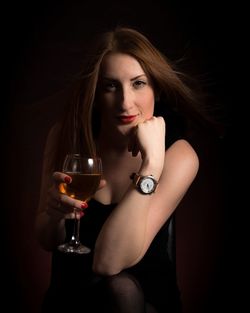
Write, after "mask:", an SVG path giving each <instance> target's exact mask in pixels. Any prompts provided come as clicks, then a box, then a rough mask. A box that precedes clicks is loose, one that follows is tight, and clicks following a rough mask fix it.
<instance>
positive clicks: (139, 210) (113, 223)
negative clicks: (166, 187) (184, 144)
mask: <svg viewBox="0 0 250 313" xmlns="http://www.w3.org/2000/svg"><path fill="white" fill-rule="evenodd" d="M145 163H146V162H145ZM145 163H144V166H142V167H141V169H140V173H143V174H144V175H146V173H147V174H152V173H156V174H154V176H155V178H156V179H157V180H158V179H159V176H160V173H161V170H162V169H161V168H158V167H150V166H148V164H147V166H146V165H145ZM152 197H153V195H143V194H141V193H140V192H138V191H137V190H136V188H135V187H134V185H133V184H132V183H131V185H130V187H129V188H128V190H127V192H126V194H125V195H124V197H123V199H122V200H121V202H120V203H119V204H118V205H117V207H116V208H115V209H114V211H113V212H112V213H111V215H110V217H109V218H108V219H107V221H106V222H105V224H104V225H103V228H102V230H101V232H100V234H99V236H98V238H97V241H96V246H95V255H94V264H93V268H94V271H96V272H100V273H107V274H115V273H118V272H119V271H120V270H122V269H124V268H127V267H130V266H132V265H134V264H135V263H136V262H137V260H138V258H139V256H140V255H141V252H142V250H143V247H144V244H145V235H146V227H147V222H148V212H149V207H150V205H151V203H152Z"/></svg>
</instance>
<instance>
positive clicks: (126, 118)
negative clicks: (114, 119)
mask: <svg viewBox="0 0 250 313" xmlns="http://www.w3.org/2000/svg"><path fill="white" fill-rule="evenodd" d="M136 117H137V115H120V116H118V120H119V121H120V122H121V123H122V124H130V123H132V122H133V121H134V120H135V119H136Z"/></svg>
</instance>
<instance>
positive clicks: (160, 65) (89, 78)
mask: <svg viewBox="0 0 250 313" xmlns="http://www.w3.org/2000/svg"><path fill="white" fill-rule="evenodd" d="M111 52H114V53H115V52H117V53H123V54H128V55H130V56H132V57H133V58H135V59H136V60H137V61H138V62H139V63H140V65H141V67H142V68H143V70H144V71H145V74H146V75H147V77H148V78H149V79H150V81H151V82H152V85H153V88H154V92H155V95H156V98H157V99H159V100H160V103H161V105H162V106H164V105H165V106H168V107H169V108H171V110H173V111H176V112H178V114H180V115H181V116H183V118H185V119H186V120H188V119H196V120H197V121H199V122H201V123H203V122H204V121H205V120H206V114H205V112H204V111H203V108H202V106H201V102H200V101H199V97H197V94H196V93H195V92H194V91H193V89H192V88H191V87H190V86H189V84H188V83H187V78H188V77H187V76H185V75H184V74H183V73H182V72H179V71H177V70H176V69H175V66H174V64H172V63H171V61H170V60H168V58H167V57H166V56H165V55H163V54H162V53H161V52H160V51H159V50H158V49H157V48H156V47H155V46H154V45H153V44H152V43H151V42H150V41H149V40H148V38H147V37H146V36H145V35H144V34H142V33H141V32H138V31H137V30H135V29H131V28H127V27H117V28H115V29H114V30H112V31H107V32H104V33H102V34H101V35H99V36H97V37H96V38H94V41H93V42H92V45H90V47H89V51H88V52H87V53H86V55H85V58H84V59H83V66H82V70H81V72H80V74H79V77H78V79H77V81H76V82H75V83H74V88H73V93H72V96H71V99H70V101H69V103H68V104H69V105H68V106H67V110H66V112H65V115H64V118H63V120H62V122H61V129H60V136H59V138H58V139H59V140H58V142H57V147H55V149H56V150H55V158H54V165H56V167H58V168H60V167H61V165H62V158H63V156H64V155H65V154H66V153H68V152H72V153H82V154H85V155H89V156H95V155H96V146H95V138H96V136H98V129H99V123H98V112H96V111H95V94H96V90H97V86H98V78H99V72H100V66H101V63H102V60H103V58H104V57H105V56H106V55H107V54H108V53H111ZM94 112H95V114H94Z"/></svg>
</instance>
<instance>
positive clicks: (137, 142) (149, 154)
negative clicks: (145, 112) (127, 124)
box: [128, 116, 165, 162]
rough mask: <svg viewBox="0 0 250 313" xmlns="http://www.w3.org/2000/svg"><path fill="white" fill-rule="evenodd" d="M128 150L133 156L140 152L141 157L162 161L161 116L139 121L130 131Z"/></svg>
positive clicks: (163, 148)
mask: <svg viewBox="0 0 250 313" xmlns="http://www.w3.org/2000/svg"><path fill="white" fill-rule="evenodd" d="M128 151H130V152H131V153H132V155H133V156H137V154H138V153H139V151H140V152H141V155H142V159H145V158H149V159H151V158H153V159H157V160H159V161H160V162H162V161H164V155H165V121H164V119H163V117H161V116H160V117H155V116H153V117H151V118H150V119H148V120H146V121H144V122H142V123H139V124H138V125H137V126H136V127H135V128H134V129H133V131H132V133H131V137H130V142H129V145H128Z"/></svg>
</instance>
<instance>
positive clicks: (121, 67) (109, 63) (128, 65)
mask: <svg viewBox="0 0 250 313" xmlns="http://www.w3.org/2000/svg"><path fill="white" fill-rule="evenodd" d="M101 74H102V75H107V76H111V77H113V76H116V75H117V74H123V75H143V74H145V73H144V71H143V69H142V67H141V65H140V63H139V62H138V61H137V60H136V58H134V57H132V56H130V55H128V54H123V53H109V54H107V55H106V56H105V57H104V58H103V61H102V64H101Z"/></svg>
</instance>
